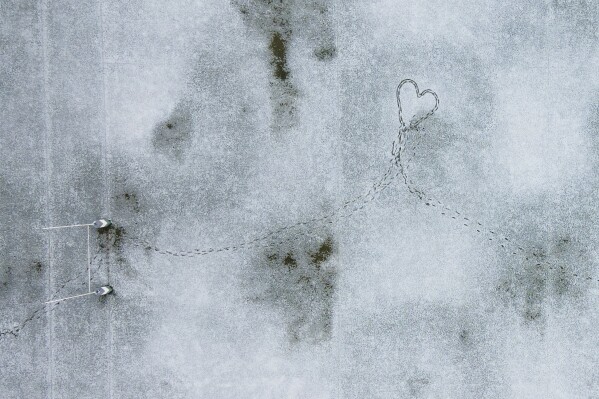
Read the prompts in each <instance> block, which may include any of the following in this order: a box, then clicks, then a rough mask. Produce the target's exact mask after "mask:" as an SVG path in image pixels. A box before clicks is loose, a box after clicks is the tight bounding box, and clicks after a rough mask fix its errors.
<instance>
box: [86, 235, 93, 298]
mask: <svg viewBox="0 0 599 399" xmlns="http://www.w3.org/2000/svg"><path fill="white" fill-rule="evenodd" d="M87 292H92V267H91V255H90V252H89V226H87Z"/></svg>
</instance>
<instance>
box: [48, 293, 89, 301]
mask: <svg viewBox="0 0 599 399" xmlns="http://www.w3.org/2000/svg"><path fill="white" fill-rule="evenodd" d="M93 294H95V292H86V293H85V294H80V295H74V296H68V297H66V298H60V299H53V300H51V301H47V302H44V303H45V304H49V303H54V302H60V301H66V300H67V299H73V298H79V297H82V296H87V295H93Z"/></svg>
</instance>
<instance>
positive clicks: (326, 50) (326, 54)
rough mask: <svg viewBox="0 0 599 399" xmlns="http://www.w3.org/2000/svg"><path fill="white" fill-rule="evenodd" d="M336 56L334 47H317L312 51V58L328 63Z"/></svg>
mask: <svg viewBox="0 0 599 399" xmlns="http://www.w3.org/2000/svg"><path fill="white" fill-rule="evenodd" d="M336 55H337V48H335V46H332V45H329V46H324V47H319V48H317V49H315V50H314V56H315V57H316V59H317V60H319V61H330V60H332V59H333V58H335V56H336Z"/></svg>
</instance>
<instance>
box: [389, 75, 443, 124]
mask: <svg viewBox="0 0 599 399" xmlns="http://www.w3.org/2000/svg"><path fill="white" fill-rule="evenodd" d="M406 84H410V85H412V86H413V87H414V90H415V92H416V96H413V95H412V93H411V90H406V89H404V90H403V92H402V87H403V86H404V85H406ZM396 94H397V106H398V107H399V123H401V126H402V127H404V128H410V129H412V128H415V127H417V126H418V125H419V124H420V122H422V121H423V120H425V119H426V118H428V117H429V116H431V115H432V114H434V113H435V111H436V110H437V108H438V107H439V97H437V93H435V92H434V91H432V90H430V89H426V90H424V91H423V92H420V91H419V90H418V85H417V84H416V82H414V81H413V80H412V79H404V80H402V81H401V82H400V83H399V85H398V86H397V92H396ZM422 97H426V98H430V100H424V99H423V98H422ZM432 100H434V104H433V103H432Z"/></svg>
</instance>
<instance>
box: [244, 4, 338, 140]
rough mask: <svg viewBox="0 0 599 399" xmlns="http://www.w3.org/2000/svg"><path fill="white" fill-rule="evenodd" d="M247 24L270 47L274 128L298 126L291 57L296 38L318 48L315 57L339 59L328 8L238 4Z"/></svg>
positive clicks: (296, 92) (316, 5)
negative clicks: (302, 39)
mask: <svg viewBox="0 0 599 399" xmlns="http://www.w3.org/2000/svg"><path fill="white" fill-rule="evenodd" d="M233 4H234V5H235V6H236V7H237V9H238V10H239V12H240V14H241V17H242V19H243V21H244V22H245V23H246V24H247V25H248V26H249V27H250V28H252V29H255V30H257V31H258V32H260V33H261V34H262V35H263V36H264V40H265V41H266V42H267V43H268V57H269V60H268V61H269V64H270V65H271V68H272V79H271V81H270V89H271V95H270V97H271V102H272V107H273V109H272V113H273V128H274V129H275V130H284V129H288V128H290V127H293V126H294V125H295V122H296V121H295V118H296V113H297V108H296V107H297V105H296V102H297V97H298V90H297V88H296V87H295V86H294V83H293V71H292V68H290V66H289V53H290V49H291V46H292V45H293V42H294V38H295V37H302V38H305V39H306V40H307V41H308V43H310V44H311V45H312V46H314V56H315V57H316V58H317V59H318V60H320V61H329V60H331V59H333V58H334V57H335V56H336V55H337V49H336V47H335V36H334V32H333V30H332V28H331V26H332V22H331V19H330V17H329V12H328V8H327V6H326V3H325V2H323V1H308V2H294V1H291V0H277V1H270V0H266V1H265V0H250V1H240V0H234V1H233Z"/></svg>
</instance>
